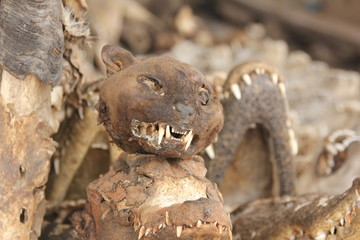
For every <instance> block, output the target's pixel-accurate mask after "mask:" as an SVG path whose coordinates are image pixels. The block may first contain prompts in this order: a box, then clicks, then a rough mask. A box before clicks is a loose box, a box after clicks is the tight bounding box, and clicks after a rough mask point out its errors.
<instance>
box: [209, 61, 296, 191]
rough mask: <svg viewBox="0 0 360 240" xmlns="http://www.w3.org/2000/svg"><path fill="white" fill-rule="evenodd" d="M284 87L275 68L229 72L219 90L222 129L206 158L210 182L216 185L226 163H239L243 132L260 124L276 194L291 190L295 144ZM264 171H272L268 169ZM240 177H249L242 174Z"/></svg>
mask: <svg viewBox="0 0 360 240" xmlns="http://www.w3.org/2000/svg"><path fill="white" fill-rule="evenodd" d="M284 84H285V83H284V80H283V78H282V77H281V75H280V74H279V73H278V71H277V70H276V69H275V68H273V67H271V66H269V65H267V64H264V63H261V62H249V63H245V64H242V65H239V66H237V67H235V68H234V69H233V70H232V71H231V72H230V74H229V76H228V78H227V80H226V81H225V84H224V87H223V89H224V92H223V100H222V104H223V106H224V115H225V121H224V128H223V130H222V131H221V132H220V134H219V137H218V141H217V142H216V143H215V144H214V145H213V149H214V155H215V157H213V158H215V159H213V160H211V159H209V158H208V157H206V160H208V167H209V173H208V177H209V179H210V180H212V181H215V182H217V183H220V182H221V181H222V179H223V176H224V174H225V170H226V169H227V168H228V166H229V164H230V163H231V162H232V161H241V160H242V159H241V157H242V156H240V155H239V154H238V151H237V149H238V148H239V147H240V144H242V141H243V140H244V136H245V134H246V132H247V130H248V129H249V128H254V127H256V125H260V126H262V127H263V128H265V129H266V130H267V131H268V133H269V135H270V142H271V143H272V147H273V153H274V158H275V163H274V165H275V166H274V167H273V169H276V171H275V172H276V174H274V175H275V176H274V177H275V179H278V183H279V193H280V194H290V193H292V192H293V191H294V174H293V165H292V161H291V159H292V156H293V155H294V154H296V152H297V142H296V139H295V136H294V131H293V130H292V128H291V123H290V121H289V119H288V117H287V98H286V91H285V85H284ZM248 147H249V146H248ZM269 155H270V154H269ZM239 158H240V159H239ZM254 171H255V169H254ZM268 171H273V170H272V169H271V167H270V168H269V169H268ZM249 174H250V175H251V174H252V173H247V175H249ZM242 177H243V179H246V178H249V177H248V176H245V175H243V174H242Z"/></svg>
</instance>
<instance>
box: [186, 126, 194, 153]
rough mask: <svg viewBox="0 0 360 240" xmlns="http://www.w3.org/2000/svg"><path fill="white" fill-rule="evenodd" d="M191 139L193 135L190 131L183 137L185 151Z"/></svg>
mask: <svg viewBox="0 0 360 240" xmlns="http://www.w3.org/2000/svg"><path fill="white" fill-rule="evenodd" d="M192 139H193V133H192V130H190V131H189V133H188V134H187V135H186V136H185V139H184V141H185V143H186V145H185V151H186V150H187V149H188V148H189V147H190V144H191V141H192Z"/></svg>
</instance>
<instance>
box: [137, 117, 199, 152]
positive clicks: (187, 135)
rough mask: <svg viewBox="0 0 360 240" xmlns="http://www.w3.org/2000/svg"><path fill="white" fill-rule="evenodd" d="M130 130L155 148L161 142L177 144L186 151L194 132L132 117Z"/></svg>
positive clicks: (159, 145)
mask: <svg viewBox="0 0 360 240" xmlns="http://www.w3.org/2000/svg"><path fill="white" fill-rule="evenodd" d="M131 131H132V134H133V135H134V136H135V137H138V138H141V139H144V140H146V141H147V143H148V144H150V145H152V146H153V147H155V148H156V149H160V148H161V145H162V144H178V145H181V146H182V147H183V148H184V150H185V151H186V150H187V149H188V148H189V147H190V145H191V142H192V140H193V137H194V133H193V130H191V129H180V128H178V127H175V126H171V125H169V124H166V123H162V122H155V123H146V122H141V121H139V120H136V119H133V120H132V121H131Z"/></svg>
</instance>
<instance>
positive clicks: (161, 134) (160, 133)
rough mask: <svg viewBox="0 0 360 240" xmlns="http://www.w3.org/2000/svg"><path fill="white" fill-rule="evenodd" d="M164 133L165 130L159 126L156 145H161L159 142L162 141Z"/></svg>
mask: <svg viewBox="0 0 360 240" xmlns="http://www.w3.org/2000/svg"><path fill="white" fill-rule="evenodd" d="M164 133H165V129H164V128H163V127H161V126H159V136H158V145H160V144H161V141H162V139H163V136H164Z"/></svg>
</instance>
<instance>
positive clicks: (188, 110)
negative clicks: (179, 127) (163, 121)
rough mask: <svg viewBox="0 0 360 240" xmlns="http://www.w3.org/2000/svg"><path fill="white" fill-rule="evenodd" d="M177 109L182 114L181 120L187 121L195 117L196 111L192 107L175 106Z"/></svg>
mask: <svg viewBox="0 0 360 240" xmlns="http://www.w3.org/2000/svg"><path fill="white" fill-rule="evenodd" d="M175 109H176V111H178V112H179V113H180V116H181V119H183V120H186V119H188V118H189V117H191V116H192V115H194V113H195V110H194V108H192V107H191V106H187V105H184V104H182V103H177V104H175Z"/></svg>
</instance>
